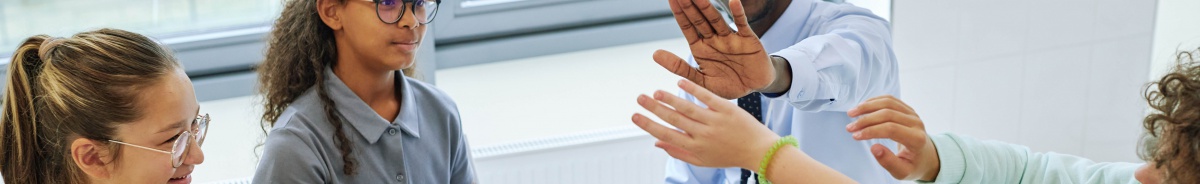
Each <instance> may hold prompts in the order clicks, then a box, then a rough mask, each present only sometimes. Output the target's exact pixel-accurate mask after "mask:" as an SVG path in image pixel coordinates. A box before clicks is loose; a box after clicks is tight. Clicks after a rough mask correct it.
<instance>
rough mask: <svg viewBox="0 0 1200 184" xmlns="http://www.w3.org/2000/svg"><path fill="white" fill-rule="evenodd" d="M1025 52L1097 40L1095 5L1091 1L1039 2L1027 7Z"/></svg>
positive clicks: (1063, 0)
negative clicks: (1027, 21)
mask: <svg viewBox="0 0 1200 184" xmlns="http://www.w3.org/2000/svg"><path fill="white" fill-rule="evenodd" d="M1028 8H1029V12H1028V13H1029V16H1028V17H1026V18H1027V19H1028V20H1029V25H1028V26H1029V42H1027V44H1028V48H1029V49H1030V50H1031V51H1032V52H1038V51H1042V50H1046V49H1050V48H1058V47H1063V46H1066V45H1075V44H1079V43H1081V42H1086V41H1089V40H1096V39H1097V38H1096V37H1095V36H1093V35H1094V32H1095V31H1093V30H1094V29H1095V28H1094V27H1095V25H1096V2H1095V1H1091V0H1055V1H1039V2H1037V3H1036V5H1034V6H1029V7H1028Z"/></svg>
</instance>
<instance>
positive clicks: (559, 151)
mask: <svg viewBox="0 0 1200 184" xmlns="http://www.w3.org/2000/svg"><path fill="white" fill-rule="evenodd" d="M654 140H655V139H654V137H651V136H650V135H649V134H646V133H645V132H643V131H642V130H641V129H638V128H636V127H626V128H616V129H608V130H599V131H593V132H587V133H579V134H572V135H566V136H557V137H548V138H542V139H535V140H528V141H520V142H515V143H510V144H503V145H495V146H487V147H480V148H477V149H473V150H472V154H474V155H473V156H474V157H475V169H476V173H477V175H478V177H479V180H480V183H486V184H494V183H495V184H509V183H512V184H518V183H519V184H540V183H553V184H562V183H570V184H588V183H603V184H612V183H622V184H624V183H662V182H663V172H664V170H663V169H664V168H663V166H664V164H666V159H667V154H666V152H663V151H662V150H660V149H658V148H655V147H654Z"/></svg>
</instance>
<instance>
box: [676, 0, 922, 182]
mask: <svg viewBox="0 0 1200 184" xmlns="http://www.w3.org/2000/svg"><path fill="white" fill-rule="evenodd" d="M761 40H762V43H763V46H764V47H765V48H766V49H767V51H769V52H771V53H772V54H771V55H776V56H780V57H783V58H785V59H787V60H788V62H789V64H791V67H792V85H791V88H790V89H789V90H788V91H787V92H786V93H783V94H774V95H772V94H766V95H764V97H763V101H762V105H763V107H762V109H763V121H764V122H765V123H766V125H767V127H768V128H770V129H771V130H772V131H774V132H775V133H778V134H779V135H792V136H795V137H796V138H797V139H799V141H800V149H801V150H803V151H804V152H805V153H807V154H808V155H809V156H811V157H812V158H813V159H816V160H817V161H820V162H821V163H823V164H825V165H828V166H829V167H832V168H833V169H834V170H837V171H838V172H841V173H842V174H845V175H847V176H849V177H850V178H853V179H854V180H856V181H858V182H860V183H898V181H896V180H895V179H892V176H891V175H890V174H888V172H887V170H884V169H883V167H881V166H879V164H878V163H877V162H876V161H875V157H874V156H872V155H871V152H870V147H871V145H873V144H875V143H882V144H884V145H886V146H888V147H890V148H895V147H896V143H895V142H892V141H889V140H867V141H856V140H854V139H853V138H851V137H850V133H849V132H846V125H847V124H849V123H850V122H851V121H852V120H853V119H851V118H850V117H847V115H846V111H847V110H849V109H850V108H854V107H855V106H857V105H858V104H859V103H861V102H862V101H864V100H866V99H869V98H871V97H875V96H880V95H886V94H890V95H894V96H899V94H900V84H899V80H900V79H899V76H898V73H899V71H898V66H897V64H896V57H895V54H893V52H892V41H891V40H892V38H891V31H890V28H889V25H888V22H887V21H886V20H884V19H883V18H880V17H879V16H876V15H874V14H872V13H871V12H870V11H869V10H867V9H863V8H860V7H856V6H853V5H849V4H833V3H827V2H822V1H814V0H796V1H793V2H792V3H791V5H789V6H788V8H787V10H786V11H785V12H784V13H783V15H782V17H781V18H780V19H779V20H778V21H777V22H775V24H774V25H773V26H771V29H770V30H768V31H767V32H766V33H765V34H764V35H762V38H761ZM691 64H692V65H693V66H695V63H694V61H693V62H692V63H691ZM679 94H680V96H682V97H683V98H685V99H688V100H692V101H693V102H696V103H700V102H699V101H697V100H696V99H695V97H693V96H691V95H688V94H686V93H683V92H680V93H679ZM740 175H741V170H740V169H738V168H706V167H698V166H693V165H690V164H687V163H686V162H683V161H680V160H677V159H673V158H672V159H670V160H669V161H668V162H667V167H666V183H740V182H741V181H740V180H741V178H739V177H740Z"/></svg>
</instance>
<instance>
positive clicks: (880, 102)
mask: <svg viewBox="0 0 1200 184" xmlns="http://www.w3.org/2000/svg"><path fill="white" fill-rule="evenodd" d="M880 109H892V110H896V111H899V112H901V113H904V114H909V115H914V116H915V115H916V114H917V113H916V111H914V110H913V109H912V107H909V106H908V104H905V103H904V101H900V99H897V98H896V97H894V96H892V95H883V96H877V97H872V98H870V99H867V100H864V101H863V102H862V104H859V105H858V106H857V107H854V108H853V109H850V111H847V112H846V114H847V115H849V116H850V117H858V116H861V115H862V114H866V113H871V112H875V111H878V110H880Z"/></svg>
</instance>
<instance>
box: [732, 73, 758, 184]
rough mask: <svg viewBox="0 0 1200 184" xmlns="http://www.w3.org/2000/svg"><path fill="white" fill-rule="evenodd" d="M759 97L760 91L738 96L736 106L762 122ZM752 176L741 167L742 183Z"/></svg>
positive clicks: (748, 180) (747, 183) (747, 181)
mask: <svg viewBox="0 0 1200 184" xmlns="http://www.w3.org/2000/svg"><path fill="white" fill-rule="evenodd" d="M761 97H762V94H761V93H758V92H753V93H750V94H748V95H746V96H743V97H741V98H738V107H741V108H742V110H746V112H749V113H750V115H752V116H754V119H755V120H758V122H763V118H762V98H761ZM753 176H754V175H753V174H751V173H750V170H746V169H742V177H741V178H742V183H745V184H749V183H750V178H752V177H753Z"/></svg>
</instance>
